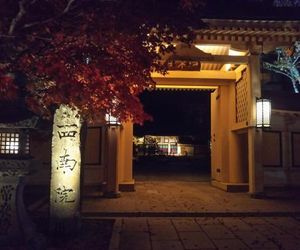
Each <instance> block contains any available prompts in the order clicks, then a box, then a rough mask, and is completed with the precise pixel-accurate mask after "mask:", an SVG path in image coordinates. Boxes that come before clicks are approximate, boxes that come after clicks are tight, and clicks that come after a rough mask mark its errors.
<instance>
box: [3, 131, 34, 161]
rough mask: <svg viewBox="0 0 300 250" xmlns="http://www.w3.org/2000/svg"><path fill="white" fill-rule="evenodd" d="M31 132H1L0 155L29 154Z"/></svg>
mask: <svg viewBox="0 0 300 250" xmlns="http://www.w3.org/2000/svg"><path fill="white" fill-rule="evenodd" d="M29 153H30V145H29V134H27V133H22V132H21V131H20V132H15V131H14V132H0V155H8V156H9V155H10V156H12V155H29Z"/></svg>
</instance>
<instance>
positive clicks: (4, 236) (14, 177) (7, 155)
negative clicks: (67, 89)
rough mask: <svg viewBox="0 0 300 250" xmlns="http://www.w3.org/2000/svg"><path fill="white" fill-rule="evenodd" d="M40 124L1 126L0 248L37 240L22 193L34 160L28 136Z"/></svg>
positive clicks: (32, 121)
mask: <svg viewBox="0 0 300 250" xmlns="http://www.w3.org/2000/svg"><path fill="white" fill-rule="evenodd" d="M37 121H38V118H37V117H33V118H30V119H26V120H23V121H19V122H15V123H0V247H1V246H7V245H12V244H20V243H21V242H22V243H24V242H29V241H31V242H33V241H34V239H36V233H35V230H34V225H33V223H32V222H31V220H30V219H29V217H28V215H27V213H26V210H25V207H24V203H23V190H24V184H25V178H26V175H28V174H29V172H30V163H31V158H32V157H31V156H30V137H29V135H30V133H29V132H30V130H32V129H34V128H35V127H36V124H37Z"/></svg>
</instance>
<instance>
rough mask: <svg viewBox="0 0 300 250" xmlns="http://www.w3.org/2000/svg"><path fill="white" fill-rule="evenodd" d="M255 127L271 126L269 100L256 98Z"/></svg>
mask: <svg viewBox="0 0 300 250" xmlns="http://www.w3.org/2000/svg"><path fill="white" fill-rule="evenodd" d="M256 127H257V128H269V127H271V100H270V99H264V98H258V99H257V100H256Z"/></svg>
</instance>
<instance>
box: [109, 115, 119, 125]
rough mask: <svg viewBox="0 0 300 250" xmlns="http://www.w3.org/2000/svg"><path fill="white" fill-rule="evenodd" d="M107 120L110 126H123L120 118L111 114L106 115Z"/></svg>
mask: <svg viewBox="0 0 300 250" xmlns="http://www.w3.org/2000/svg"><path fill="white" fill-rule="evenodd" d="M105 121H106V124H107V125H108V126H121V123H120V121H119V119H118V118H116V117H114V116H112V115H111V114H106V115H105Z"/></svg>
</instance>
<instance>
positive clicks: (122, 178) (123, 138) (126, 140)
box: [118, 122, 135, 192]
mask: <svg viewBox="0 0 300 250" xmlns="http://www.w3.org/2000/svg"><path fill="white" fill-rule="evenodd" d="M132 138H133V123H132V122H126V123H124V124H122V128H121V130H120V141H119V146H120V147H119V149H120V151H119V154H118V159H119V162H118V172H119V174H118V175H119V188H120V190H121V191H122V192H123V191H127V192H131V191H134V190H135V189H134V179H133V170H132V157H133V152H132V150H133V140H132Z"/></svg>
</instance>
